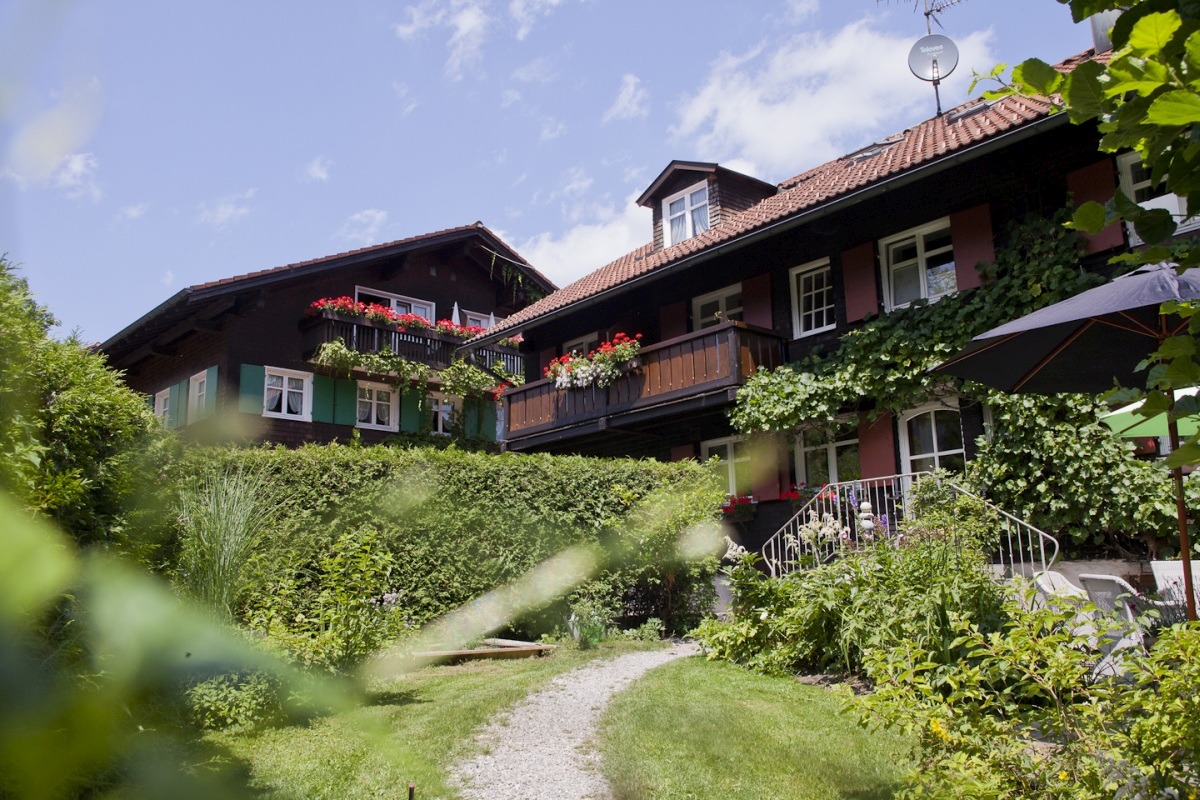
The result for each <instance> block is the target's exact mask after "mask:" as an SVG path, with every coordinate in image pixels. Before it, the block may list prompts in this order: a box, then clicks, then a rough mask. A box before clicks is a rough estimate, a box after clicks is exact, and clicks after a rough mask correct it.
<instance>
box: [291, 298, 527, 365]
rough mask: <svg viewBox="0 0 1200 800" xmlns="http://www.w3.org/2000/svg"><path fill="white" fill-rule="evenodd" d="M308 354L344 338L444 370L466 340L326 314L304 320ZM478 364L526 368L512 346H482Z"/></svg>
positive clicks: (357, 346) (359, 347)
mask: <svg viewBox="0 0 1200 800" xmlns="http://www.w3.org/2000/svg"><path fill="white" fill-rule="evenodd" d="M302 328H303V331H304V345H303V346H304V354H305V358H312V356H313V354H314V353H315V352H316V351H317V349H318V348H319V347H320V346H321V345H323V344H325V343H326V342H334V341H342V342H344V343H345V345H346V346H347V347H349V348H350V349H351V350H354V351H355V352H358V353H364V354H370V353H380V352H386V351H389V350H390V351H391V352H393V353H395V354H396V355H398V356H400V357H401V358H404V359H407V360H409V361H418V362H420V363H422V364H427V365H428V366H430V367H433V368H434V369H444V368H446V367H448V366H450V364H451V363H452V362H453V361H454V352H455V350H457V349H458V348H459V347H461V346H462V343H463V340H462V339H461V338H459V337H457V336H450V335H448V334H444V333H438V332H437V331H404V332H401V331H398V330H395V329H393V328H391V327H389V326H383V325H377V324H375V323H373V322H369V321H367V320H363V319H356V318H352V317H343V316H339V315H336V314H330V313H326V314H325V315H324V316H321V317H313V318H311V319H308V320H306V321H305V322H304V324H303V326H302ZM475 359H476V361H477V363H479V364H481V365H484V366H488V367H494V366H496V365H499V366H501V367H503V368H504V369H505V370H507V371H508V372H510V373H512V374H514V375H521V374H523V373H524V371H525V362H524V359H523V357H522V356H521V355H520V354H519V353H517V352H516V351H515V350H510V349H508V348H496V349H481V350H477V351H476V353H475Z"/></svg>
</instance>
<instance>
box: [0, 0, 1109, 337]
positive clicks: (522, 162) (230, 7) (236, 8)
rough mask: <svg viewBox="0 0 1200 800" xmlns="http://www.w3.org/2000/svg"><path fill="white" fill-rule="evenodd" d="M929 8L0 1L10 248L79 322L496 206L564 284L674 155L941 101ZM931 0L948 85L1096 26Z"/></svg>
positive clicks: (1015, 4) (777, 159) (768, 146)
mask: <svg viewBox="0 0 1200 800" xmlns="http://www.w3.org/2000/svg"><path fill="white" fill-rule="evenodd" d="M922 1H923V0H922ZM923 7H924V6H923V5H921V7H920V8H917V9H916V10H914V3H913V0H902V1H900V2H892V3H877V2H875V1H874V0H836V1H835V0H771V1H770V2H768V1H767V0H762V1H761V2H759V1H757V0H756V2H747V3H729V2H710V1H709V0H692V2H688V3H683V2H676V0H650V1H649V2H648V1H647V0H417V2H383V1H382V0H341V2H337V3H329V2H315V0H290V1H289V2H284V1H283V0H255V2H245V1H244V0H241V1H239V2H229V1H228V0H209V2H205V3H170V2H167V3H165V2H161V0H122V2H119V3H106V2H95V1H92V2H87V1H86V0H80V1H79V2H70V1H69V0H3V2H0V254H7V258H8V260H9V261H10V262H13V263H16V264H18V265H19V274H20V275H22V276H23V277H24V278H26V279H27V280H28V281H29V284H30V286H31V288H32V289H33V292H34V294H35V296H36V298H37V300H38V302H39V303H41V304H43V305H46V306H48V307H49V308H50V310H51V312H52V313H53V314H54V315H55V316H56V318H57V319H58V320H59V326H58V328H57V329H56V333H57V334H58V335H61V336H65V335H68V334H70V333H73V332H74V333H77V334H78V335H79V336H80V338H81V339H83V340H84V341H86V342H92V341H103V340H105V339H107V338H108V337H110V336H112V335H113V334H115V333H117V332H118V331H120V330H121V329H122V328H124V327H125V326H126V325H128V324H130V323H131V322H133V321H134V320H136V319H137V318H138V317H140V316H141V315H143V314H145V313H146V312H147V311H149V310H151V309H152V308H154V307H155V306H156V305H158V304H159V303H161V302H162V301H164V300H166V299H167V298H168V297H170V296H171V295H173V294H174V293H176V292H177V291H179V290H180V289H182V288H184V287H186V286H189V285H194V284H198V283H203V282H205V281H209V280H214V279H217V278H223V277H228V276H232V275H238V274H242V273H245V272H250V271H254V270H260V269H267V268H271V267H275V266H280V265H283V264H289V263H294V262H297V261H305V260H308V259H312V258H319V257H321V256H325V255H330V254H334V253H339V252H344V251H347V250H352V249H355V248H359V247H363V246H366V245H371V244H376V243H380V242H387V241H392V240H396V239H401V238H404V237H407V236H413V235H418V234H422V233H427V232H430V231H434V230H440V229H444V228H450V227H456V226H460V225H467V224H470V223H473V222H475V221H476V220H479V221H482V222H483V223H484V224H485V225H487V226H488V227H489V228H490V229H491V230H493V231H494V232H496V233H497V234H498V235H500V236H501V238H503V239H504V240H505V241H506V242H508V244H509V245H510V246H512V247H514V248H515V249H516V250H517V251H518V252H519V253H521V254H522V255H523V256H524V257H525V258H526V259H528V260H529V261H530V263H532V264H533V265H534V266H536V267H537V268H538V269H540V270H541V271H542V272H543V273H545V274H546V275H547V276H548V277H549V278H550V279H551V280H553V281H555V282H556V283H558V284H559V285H566V284H567V283H569V282H571V281H572V280H574V279H576V278H578V277H580V276H581V275H583V274H586V273H587V272H590V271H591V270H593V269H595V268H597V267H599V266H602V265H604V264H605V263H607V262H608V261H610V260H612V259H614V258H616V257H617V256H619V255H621V254H623V253H625V252H628V251H629V250H632V249H633V248H635V247H638V246H639V245H641V244H644V243H645V242H646V241H648V240H649V238H650V211H649V210H648V209H644V208H640V207H638V206H636V205H635V203H634V200H635V199H636V198H637V196H638V195H639V194H641V192H642V191H643V190H644V189H645V188H646V187H647V186H649V184H650V183H651V182H652V181H653V180H654V178H655V177H656V176H657V175H658V174H659V172H661V171H662V169H663V168H664V167H666V165H667V164H668V163H669V162H670V161H671V160H672V159H685V160H697V161H712V162H717V163H720V164H721V165H722V166H725V167H729V168H731V169H736V170H739V171H742V172H746V173H748V174H751V175H754V176H756V177H758V178H761V179H763V180H766V181H769V182H772V183H778V182H780V181H782V180H784V179H785V178H788V177H790V176H792V175H795V174H798V173H800V172H802V171H803V170H805V169H808V168H810V167H812V166H815V165H817V164H820V163H822V162H824V161H828V160H830V159H832V158H836V157H838V156H840V155H843V154H845V153H848V152H852V151H854V150H856V149H858V148H860V147H862V146H865V145H867V144H870V143H871V142H873V141H877V140H878V139H880V138H883V137H885V136H887V135H888V134H890V133H894V132H897V131H900V130H903V129H904V128H905V127H908V126H909V125H912V124H914V123H916V122H918V121H920V120H922V119H925V118H927V117H930V116H932V115H933V113H934V98H933V91H932V89H931V87H930V85H929V84H927V83H924V82H922V81H920V80H918V79H917V78H915V77H914V76H913V75H912V74H911V73H910V72H909V70H908V67H907V55H908V51H909V49H910V48H911V46H912V44H913V43H914V42H915V41H916V40H917V39H918V38H920V37H921V36H922V35H924V34H925V33H926V29H925V17H924V15H923V14H922V13H921V10H922V9H923ZM937 19H938V20H939V21H940V23H941V27H940V28H939V27H937V26H936V25H935V27H934V32H935V33H942V34H944V35H947V36H949V37H950V38H951V39H952V40H954V42H955V43H956V44H957V47H958V49H959V53H960V60H959V64H958V67H957V69H956V70H955V71H954V73H953V74H952V75H951V76H950V77H949V78H948V79H947V80H946V81H945V82H944V83H943V86H942V96H943V106H944V107H949V106H951V105H953V104H955V103H957V102H961V101H963V100H965V99H966V98H967V97H968V96H969V95H968V94H967V87H968V85H969V83H970V82H971V73H972V70H973V69H974V70H976V71H980V72H987V71H990V70H991V68H992V67H993V66H994V65H995V64H996V63H999V62H1007V63H1010V64H1012V63H1017V62H1019V61H1021V60H1023V59H1025V58H1028V57H1031V56H1036V57H1039V58H1042V59H1044V60H1047V61H1051V62H1053V61H1058V60H1061V59H1063V58H1065V57H1067V56H1069V55H1073V54H1075V53H1077V52H1080V51H1082V50H1085V49H1087V48H1088V47H1090V46H1091V34H1090V29H1089V28H1088V26H1087V25H1086V23H1085V24H1081V25H1075V24H1073V23H1072V21H1071V17H1070V12H1069V11H1068V9H1067V8H1066V7H1065V6H1062V5H1060V4H1059V3H1057V2H1055V0H959V2H953V1H952V2H951V3H949V4H947V7H946V8H944V9H943V10H942V12H941V13H940V14H939V15H938V16H937ZM979 91H981V89H977V91H976V94H978V93H979Z"/></svg>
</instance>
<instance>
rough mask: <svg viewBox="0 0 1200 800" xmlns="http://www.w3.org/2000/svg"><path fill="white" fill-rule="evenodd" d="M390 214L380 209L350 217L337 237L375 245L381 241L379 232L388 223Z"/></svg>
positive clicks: (364, 210)
mask: <svg viewBox="0 0 1200 800" xmlns="http://www.w3.org/2000/svg"><path fill="white" fill-rule="evenodd" d="M387 218H388V213H387V212H386V211H383V210H381V209H378V208H367V209H363V210H362V211H359V212H358V213H356V214H351V215H350V217H349V218H348V219H347V220H346V221H345V222H344V223H343V224H342V228H341V230H339V231H338V233H337V235H338V236H340V237H341V238H343V239H349V240H350V241H352V242H358V243H360V244H364V245H367V244H373V243H375V242H377V241H379V231H380V230H382V229H383V225H384V223H385V222H387Z"/></svg>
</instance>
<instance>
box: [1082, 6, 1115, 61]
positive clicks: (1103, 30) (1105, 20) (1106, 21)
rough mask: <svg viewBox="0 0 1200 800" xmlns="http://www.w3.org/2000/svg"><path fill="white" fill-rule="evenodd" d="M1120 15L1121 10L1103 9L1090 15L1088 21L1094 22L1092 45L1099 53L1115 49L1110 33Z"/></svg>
mask: <svg viewBox="0 0 1200 800" xmlns="http://www.w3.org/2000/svg"><path fill="white" fill-rule="evenodd" d="M1119 16H1121V12H1120V11H1101V12H1100V13H1099V14H1092V16H1090V17H1088V22H1090V23H1092V47H1094V48H1095V49H1096V52H1097V53H1106V52H1108V51H1109V50H1112V49H1113V45H1112V37H1111V36H1110V35H1109V34H1110V33H1111V31H1112V27H1113V25H1115V24H1116V22H1117V17H1119Z"/></svg>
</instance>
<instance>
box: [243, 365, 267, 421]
mask: <svg viewBox="0 0 1200 800" xmlns="http://www.w3.org/2000/svg"><path fill="white" fill-rule="evenodd" d="M266 380H267V370H266V368H265V367H262V366H259V365H257V364H242V374H241V380H240V381H239V384H238V411H241V412H242V413H243V414H259V415H261V414H262V413H263V384H265V383H266Z"/></svg>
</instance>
